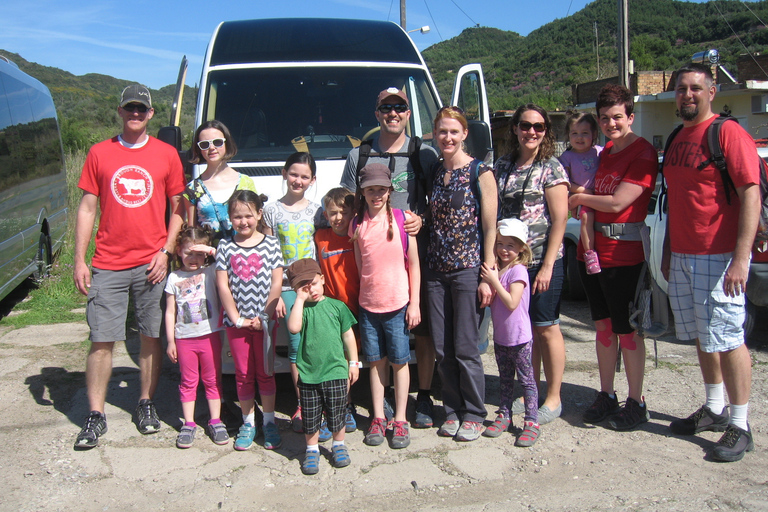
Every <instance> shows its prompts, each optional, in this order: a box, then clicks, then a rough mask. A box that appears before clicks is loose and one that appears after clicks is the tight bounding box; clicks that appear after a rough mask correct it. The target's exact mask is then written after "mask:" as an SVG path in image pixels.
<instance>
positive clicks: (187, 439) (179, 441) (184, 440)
mask: <svg viewBox="0 0 768 512" xmlns="http://www.w3.org/2000/svg"><path fill="white" fill-rule="evenodd" d="M195 432H197V427H190V426H189V425H184V426H182V427H181V430H180V431H179V435H178V436H176V448H189V447H190V446H192V443H194V442H195Z"/></svg>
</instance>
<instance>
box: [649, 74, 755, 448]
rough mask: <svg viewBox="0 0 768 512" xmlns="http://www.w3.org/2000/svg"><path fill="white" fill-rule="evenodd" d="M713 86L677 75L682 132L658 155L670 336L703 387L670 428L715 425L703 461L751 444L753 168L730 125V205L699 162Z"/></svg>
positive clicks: (748, 149)
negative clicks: (694, 405)
mask: <svg viewBox="0 0 768 512" xmlns="http://www.w3.org/2000/svg"><path fill="white" fill-rule="evenodd" d="M716 90H717V89H716V86H715V85H714V80H713V77H712V72H711V70H710V69H709V68H708V67H707V66H704V65H701V64H691V65H688V66H685V67H683V68H681V69H679V70H678V71H677V83H676V88H675V98H676V102H677V108H678V111H679V112H680V117H681V118H682V119H683V129H682V130H681V131H680V132H679V133H678V134H677V136H675V138H674V139H673V141H672V142H671V144H670V147H669V150H668V151H667V153H666V154H665V155H664V176H665V178H666V180H667V186H668V194H669V196H668V204H669V215H668V217H667V233H666V240H665V243H664V254H663V258H662V263H661V270H662V272H663V274H664V276H665V277H666V278H667V280H668V281H669V299H670V304H671V306H672V311H673V312H674V314H675V329H676V331H677V337H678V338H680V339H683V340H686V339H695V340H696V349H697V353H698V357H699V364H700V366H701V373H702V376H703V377H704V386H705V391H706V403H705V404H704V405H702V406H701V407H700V408H699V409H698V410H697V411H696V412H694V413H693V414H691V415H690V416H689V417H688V418H684V419H678V420H675V421H673V422H672V423H671V424H670V429H671V430H672V432H673V433H675V434H679V435H694V434H698V433H699V432H702V431H705V430H710V431H718V432H722V431H724V432H725V433H724V434H723V436H722V437H721V438H720V440H719V441H718V442H717V444H716V445H715V447H714V449H713V450H712V458H713V459H714V460H718V461H725V462H730V461H737V460H741V459H742V457H744V453H745V452H748V451H751V450H753V449H754V443H753V441H752V432H751V430H750V428H749V424H748V422H747V410H748V406H749V394H750V388H751V382H752V370H751V358H750V355H749V351H748V350H747V347H746V345H744V328H743V326H744V315H745V309H744V299H745V291H746V284H747V276H748V274H749V264H750V253H751V250H752V245H753V242H754V240H755V233H756V232H757V225H758V217H759V211H760V200H761V198H760V189H759V182H760V179H759V177H760V175H759V172H760V165H759V161H758V158H759V157H758V156H757V150H756V148H755V143H754V141H753V140H752V137H750V136H749V134H748V133H747V132H746V131H745V130H744V129H743V128H741V127H740V126H739V125H738V123H735V122H726V123H723V124H722V127H721V130H720V138H719V140H720V146H721V147H722V150H723V154H724V155H725V161H726V164H727V172H728V174H729V175H730V177H731V179H732V180H733V185H734V188H735V191H736V193H735V194H733V193H731V194H730V196H731V197H730V201H729V200H728V198H727V196H726V188H725V184H724V183H723V178H722V176H721V175H720V171H719V170H718V169H717V167H716V166H715V164H714V163H712V162H709V163H707V161H708V159H709V157H710V149H709V147H708V143H707V129H708V128H709V126H710V125H711V124H712V122H713V121H714V120H715V118H716V117H717V116H716V114H714V113H713V111H712V100H713V99H714V98H715V92H716ZM702 163H703V164H704V165H703V166H702V165H700V164H702ZM700 167H701V168H700ZM731 192H733V191H731ZM724 389H725V391H727V392H728V398H729V400H730V407H729V408H728V409H729V410H728V409H726V405H725V397H724V393H723V391H724Z"/></svg>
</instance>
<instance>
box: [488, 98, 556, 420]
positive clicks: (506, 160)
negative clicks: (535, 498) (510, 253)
mask: <svg viewBox="0 0 768 512" xmlns="http://www.w3.org/2000/svg"><path fill="white" fill-rule="evenodd" d="M510 126H511V142H512V152H511V153H510V154H508V155H506V156H503V157H502V158H500V159H499V160H498V161H497V162H496V166H495V168H494V173H495V175H496V183H497V184H498V189H499V201H500V203H499V219H508V218H517V219H520V220H521V221H523V222H525V223H526V224H527V225H528V247H530V248H531V251H532V252H533V262H531V265H530V266H529V267H528V276H529V278H530V282H531V306H530V317H531V323H532V324H533V354H532V362H533V367H534V370H535V375H536V381H537V382H538V381H540V380H541V373H540V371H541V370H540V368H541V363H542V362H543V363H544V375H545V376H546V378H547V394H546V399H545V400H544V404H543V405H542V406H541V408H540V409H539V423H540V424H542V425H543V424H545V423H549V422H550V421H552V420H554V419H555V418H557V417H558V416H560V413H561V412H562V408H563V406H562V403H561V401H560V386H561V384H562V382H563V373H564V372H565V341H564V340H563V333H562V332H561V331H560V294H561V291H562V288H563V277H564V275H563V235H564V234H565V223H566V220H567V218H568V188H569V182H568V176H567V174H566V172H565V169H563V166H562V165H561V164H560V162H559V161H558V160H557V158H555V157H554V153H555V135H554V133H553V132H552V125H551V123H550V121H549V116H547V112H546V111H545V110H544V109H543V108H541V107H539V106H538V105H534V104H530V103H529V104H528V105H524V106H522V107H520V108H518V109H517V111H515V114H514V115H513V116H512V122H511V124H510ZM540 395H541V393H540ZM512 410H513V412H514V413H517V414H521V413H523V412H524V408H523V405H522V403H520V402H519V401H516V402H515V404H514V406H513V408H512Z"/></svg>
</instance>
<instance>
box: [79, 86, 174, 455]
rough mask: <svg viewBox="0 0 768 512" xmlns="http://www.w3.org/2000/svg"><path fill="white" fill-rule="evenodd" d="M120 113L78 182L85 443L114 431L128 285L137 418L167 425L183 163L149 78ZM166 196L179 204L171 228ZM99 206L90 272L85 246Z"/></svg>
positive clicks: (145, 425) (126, 93)
mask: <svg viewBox="0 0 768 512" xmlns="http://www.w3.org/2000/svg"><path fill="white" fill-rule="evenodd" d="M117 113H118V115H119V116H120V119H122V121H123V131H122V133H121V134H120V135H117V136H116V137H113V138H111V139H109V140H106V141H103V142H100V143H98V144H96V145H94V146H93V147H92V148H91V149H90V151H89V152H88V156H87V158H86V160H85V165H84V166H83V172H82V175H81V177H80V181H79V183H78V186H79V187H80V189H82V191H83V198H82V199H81V201H80V206H79V207H78V210H77V224H76V228H75V272H74V279H75V286H76V287H77V289H78V291H80V293H82V294H83V295H87V296H88V304H87V306H86V317H87V320H88V326H89V327H90V328H91V335H90V338H91V349H90V351H89V353H88V359H87V363H86V370H85V380H86V387H87V392H88V402H89V407H90V409H89V411H90V412H89V414H88V416H87V417H86V419H85V423H84V425H83V428H82V430H81V431H80V433H79V434H78V436H77V439H76V441H75V449H79V450H82V449H89V448H93V447H94V446H96V445H98V443H99V437H100V436H101V435H102V434H104V433H105V432H106V431H107V419H106V416H105V415H104V403H105V401H106V395H107V385H108V383H109V379H110V376H111V374H112V351H113V348H114V345H115V342H116V341H121V340H125V339H126V335H125V318H126V315H127V312H128V296H129V294H131V295H132V297H133V301H134V308H135V311H136V321H137V323H138V329H139V336H140V339H141V351H140V354H139V368H140V370H141V377H140V388H141V389H140V396H139V404H138V406H137V408H136V418H135V420H136V426H137V428H138V429H139V432H141V433H142V434H151V433H154V432H157V431H158V430H159V428H160V420H159V419H158V416H157V412H156V411H155V405H154V403H153V402H152V396H153V395H154V392H155V389H156V388H157V383H158V380H159V377H160V368H161V364H162V358H163V347H162V344H161V342H160V324H161V320H162V310H161V307H160V299H161V298H162V295H163V289H164V288H165V279H166V276H167V272H168V263H169V261H170V258H171V254H172V253H173V250H174V248H175V245H176V236H177V235H178V232H179V229H180V228H181V224H182V218H181V216H180V215H179V213H180V210H179V199H180V197H181V193H182V192H183V191H184V172H183V169H182V166H181V160H180V159H179V156H178V154H177V152H176V150H175V149H174V148H173V147H171V146H169V145H168V144H166V143H164V142H161V141H159V140H158V139H156V138H154V137H150V136H149V135H148V134H147V123H149V120H150V119H152V115H153V114H154V110H153V109H152V99H151V97H150V94H149V90H148V89H147V88H146V87H144V86H142V85H138V84H137V85H129V86H128V87H126V88H125V89H124V90H123V93H122V95H121V98H120V104H119V107H118V109H117ZM168 200H170V203H171V207H172V211H173V212H174V214H173V215H172V216H171V223H170V227H168V228H166V223H165V213H166V207H167V202H168ZM99 209H101V216H100V218H99V228H98V231H97V233H96V252H95V254H94V256H93V260H92V262H91V264H92V267H93V274H92V275H91V269H89V268H88V263H87V262H86V261H85V255H86V252H87V250H88V245H89V243H90V240H91V235H92V233H93V226H94V223H95V221H96V213H97V211H98V210H99Z"/></svg>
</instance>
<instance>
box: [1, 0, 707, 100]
mask: <svg viewBox="0 0 768 512" xmlns="http://www.w3.org/2000/svg"><path fill="white" fill-rule="evenodd" d="M694 1H702V0H694ZM588 3H590V2H589V1H587V0H544V1H541V0H539V1H536V2H520V1H511V0H408V6H407V12H406V22H407V28H408V30H411V29H418V28H419V27H421V26H423V25H429V26H430V27H431V29H432V30H431V32H430V33H428V34H420V33H418V32H415V33H413V34H412V35H411V37H412V38H413V39H414V41H415V42H416V45H417V46H418V47H419V49H421V50H423V49H425V48H428V47H429V46H431V45H433V44H436V43H439V42H440V41H443V40H447V39H450V38H452V37H454V36H456V35H458V34H459V33H461V31H462V30H464V29H465V28H467V27H471V26H475V25H476V24H479V25H480V26H485V27H496V28H499V29H502V30H511V31H515V32H518V33H520V34H522V35H527V34H528V33H529V32H531V31H532V30H534V29H536V28H538V27H540V26H541V25H544V24H546V23H548V22H550V21H552V20H554V19H557V18H563V17H565V16H567V15H568V14H573V13H574V12H577V11H579V10H581V9H582V8H583V7H584V6H585V5H586V4H588ZM127 7H128V8H127ZM294 16H300V17H325V18H329V17H338V18H362V19H375V20H390V21H395V22H397V23H399V21H400V5H399V0H314V1H313V0H266V1H263V0H262V1H253V0H250V1H248V0H234V1H226V0H220V1H216V0H213V1H211V0H209V1H198V0H186V1H183V2H182V1H180V0H159V1H146V0H133V1H130V2H115V1H112V0H80V1H78V2H74V1H70V0H64V1H62V0H55V1H51V0H6V1H5V2H4V5H3V9H2V16H0V49H3V50H7V51H10V52H14V53H17V54H19V55H21V56H22V57H23V58H25V59H26V60H28V61H32V62H37V63H39V64H43V65H46V66H53V67H57V68H60V69H63V70H66V71H69V72H71V73H73V74H75V75H83V74H86V73H102V74H105V75H110V76H114V77H117V78H123V79H127V80H133V81H138V82H141V83H144V84H146V85H148V86H149V87H151V88H160V87H163V86H165V85H168V84H172V83H175V82H176V77H177V75H178V70H179V63H180V62H181V58H182V56H183V55H186V56H187V58H189V62H190V67H189V73H188V75H187V83H188V84H189V85H194V84H195V83H196V82H197V81H199V78H200V72H201V68H202V61H203V56H204V54H205V49H206V46H207V45H208V42H209V40H210V37H211V34H212V33H213V30H214V29H215V28H216V26H217V25H218V24H219V23H220V22H222V21H227V20H235V19H251V18H276V17H294ZM630 20H631V15H630Z"/></svg>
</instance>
